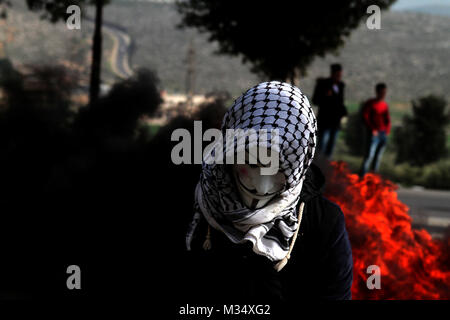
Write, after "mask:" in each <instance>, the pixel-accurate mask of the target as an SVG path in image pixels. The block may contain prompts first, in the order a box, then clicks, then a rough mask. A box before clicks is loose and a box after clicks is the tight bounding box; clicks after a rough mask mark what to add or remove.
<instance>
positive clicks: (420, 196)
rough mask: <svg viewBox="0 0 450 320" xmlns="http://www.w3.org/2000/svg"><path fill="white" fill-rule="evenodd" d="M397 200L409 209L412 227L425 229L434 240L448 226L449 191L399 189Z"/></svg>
mask: <svg viewBox="0 0 450 320" xmlns="http://www.w3.org/2000/svg"><path fill="white" fill-rule="evenodd" d="M398 198H399V199H400V200H401V201H402V202H403V203H405V204H406V205H407V206H408V207H409V208H410V215H411V217H412V218H413V226H414V227H416V228H425V229H426V230H428V232H430V234H431V235H432V236H433V237H434V238H439V237H442V236H443V235H444V232H445V229H446V228H448V227H449V226H450V191H438V190H423V189H422V190H421V189H414V188H413V189H403V188H400V189H399V190H398Z"/></svg>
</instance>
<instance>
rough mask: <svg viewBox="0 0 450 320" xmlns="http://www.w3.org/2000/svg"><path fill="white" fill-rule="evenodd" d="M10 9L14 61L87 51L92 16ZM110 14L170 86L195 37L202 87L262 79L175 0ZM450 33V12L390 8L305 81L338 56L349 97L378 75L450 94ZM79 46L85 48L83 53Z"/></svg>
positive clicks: (139, 60)
mask: <svg viewBox="0 0 450 320" xmlns="http://www.w3.org/2000/svg"><path fill="white" fill-rule="evenodd" d="M14 2H17V0H16V1H14ZM10 11H11V14H10V18H11V20H10V22H8V25H10V26H13V27H14V28H15V30H16V31H15V33H16V34H17V36H16V39H15V42H13V43H11V44H10V45H9V47H8V52H9V54H8V56H9V57H10V58H12V59H13V60H14V61H15V62H17V63H22V62H26V63H42V61H48V62H52V61H58V60H61V59H69V60H74V59H85V57H86V56H85V54H86V52H84V51H85V50H86V49H88V45H89V39H90V36H91V32H92V29H91V27H90V26H89V25H88V24H87V23H85V24H84V25H83V27H82V30H81V31H69V30H66V29H65V28H64V24H62V23H60V24H58V25H50V24H49V23H48V22H45V21H40V20H39V18H38V15H37V14H35V13H30V12H28V11H27V10H25V9H20V8H17V9H16V7H14V8H13V9H12V10H10ZM90 13H92V12H90ZM84 14H85V12H84ZM104 19H105V20H106V21H111V22H114V23H115V24H117V25H120V26H123V27H124V28H125V29H126V30H127V32H128V33H129V34H130V35H131V37H132V39H133V54H132V61H131V63H132V66H133V67H134V68H138V67H148V68H151V69H154V70H156V71H157V73H158V75H159V77H160V78H161V80H162V84H163V86H164V87H165V88H166V89H167V90H168V91H172V92H182V91H184V88H185V77H186V57H187V51H188V48H189V46H190V44H192V46H193V47H194V48H195V68H196V88H197V91H198V92H199V93H206V92H208V91H211V90H228V91H230V92H231V93H232V94H233V95H237V94H239V93H240V92H242V91H243V90H245V89H246V88H248V87H250V86H252V85H253V84H254V83H255V82H257V81H259V79H258V78H257V77H256V76H255V75H253V74H251V73H250V72H249V66H248V65H246V64H242V62H241V58H240V57H228V56H219V55H215V54H214V51H215V50H216V48H217V46H216V44H214V43H209V42H208V41H207V35H205V34H199V33H198V32H197V30H192V29H190V30H180V29H178V28H177V27H176V25H177V24H178V23H179V21H180V17H179V15H178V13H177V11H176V9H175V7H174V5H173V4H171V3H154V2H150V3H149V2H132V3H130V2H120V1H115V2H113V3H112V4H110V5H108V6H107V7H106V8H105V14H104ZM449 34H450V17H440V16H433V15H428V14H422V13H413V12H402V11H393V12H383V13H382V29H381V30H368V29H367V28H366V27H365V25H363V26H361V27H360V28H359V29H358V30H356V31H355V32H354V33H353V34H352V35H351V36H350V38H349V40H348V41H347V44H346V45H345V47H343V48H342V49H341V50H340V54H339V55H338V56H333V55H328V56H327V57H325V58H323V59H316V61H315V62H314V63H313V64H312V65H311V67H310V69H309V72H308V76H307V77H306V78H304V79H301V80H300V85H299V86H300V87H301V88H302V90H303V91H304V92H305V93H307V94H310V93H311V91H312V88H313V85H314V81H315V79H316V78H317V77H318V76H323V75H327V74H328V65H329V64H330V63H332V62H337V61H338V62H341V63H342V64H343V65H344V68H345V70H344V77H345V81H346V83H347V100H350V101H360V100H361V99H364V98H366V97H367V96H369V95H371V94H372V87H373V85H374V84H375V83H376V82H378V81H385V82H387V84H388V86H389V88H390V92H389V95H390V97H389V98H390V100H391V101H404V102H406V101H409V100H411V99H413V98H416V97H418V96H421V95H424V94H427V93H435V94H443V95H446V96H447V98H448V99H449V100H450V68H449V67H448V58H449V57H450V39H449V36H448V35H449ZM24 44H26V45H24ZM77 46H78V50H82V48H84V49H83V50H82V51H83V52H81V53H80V52H78V53H77V51H76V50H75V49H74V47H75V48H77ZM280 48H282V46H280ZM69 57H71V58H69ZM105 78H107V75H106V76H105ZM106 80H107V79H106Z"/></svg>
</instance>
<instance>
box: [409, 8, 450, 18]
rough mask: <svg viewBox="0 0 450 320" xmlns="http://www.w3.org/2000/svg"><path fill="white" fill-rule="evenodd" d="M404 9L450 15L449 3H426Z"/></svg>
mask: <svg viewBox="0 0 450 320" xmlns="http://www.w3.org/2000/svg"><path fill="white" fill-rule="evenodd" d="M405 10H406V11H412V12H421V13H428V14H433V15H438V16H446V17H450V5H428V6H420V7H413V8H409V9H405Z"/></svg>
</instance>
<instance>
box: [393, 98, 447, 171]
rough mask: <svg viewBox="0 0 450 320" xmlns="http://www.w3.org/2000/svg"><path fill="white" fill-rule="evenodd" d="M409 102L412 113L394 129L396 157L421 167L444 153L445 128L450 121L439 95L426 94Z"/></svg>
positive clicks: (444, 103) (439, 157) (399, 160)
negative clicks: (411, 106) (411, 105)
mask: <svg viewBox="0 0 450 320" xmlns="http://www.w3.org/2000/svg"><path fill="white" fill-rule="evenodd" d="M412 104H413V108H412V111H413V114H412V116H409V115H407V116H405V117H404V118H403V124H402V126H401V127H399V128H397V129H396V130H395V132H394V141H395V144H396V147H397V159H396V160H397V162H407V163H409V164H411V165H417V166H422V165H425V164H428V163H432V162H435V161H437V160H439V159H441V158H443V157H445V156H446V154H447V148H446V142H447V141H446V129H447V126H448V124H449V123H450V113H448V112H447V110H446V106H447V102H446V100H445V99H444V98H442V97H437V96H433V95H429V96H426V97H422V98H419V99H418V100H417V101H413V102H412Z"/></svg>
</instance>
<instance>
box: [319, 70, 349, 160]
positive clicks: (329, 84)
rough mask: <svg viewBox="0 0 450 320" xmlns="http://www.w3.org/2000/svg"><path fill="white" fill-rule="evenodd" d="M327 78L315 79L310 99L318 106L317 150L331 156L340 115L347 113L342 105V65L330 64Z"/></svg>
mask: <svg viewBox="0 0 450 320" xmlns="http://www.w3.org/2000/svg"><path fill="white" fill-rule="evenodd" d="M330 69H331V70H330V71H331V75H330V77H329V78H326V79H324V78H319V79H317V82H316V86H315V88H314V94H313V98H312V101H313V103H314V104H315V105H317V106H318V107H319V112H318V116H317V122H318V128H319V151H320V153H322V154H323V155H325V156H326V157H327V158H328V159H330V158H331V156H332V154H333V150H334V146H335V143H336V138H337V135H338V132H339V129H340V123H341V119H342V117H344V116H346V115H347V108H346V107H345V105H344V89H345V83H344V82H343V81H342V66H341V65H340V64H338V63H335V64H332V65H331V66H330Z"/></svg>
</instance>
